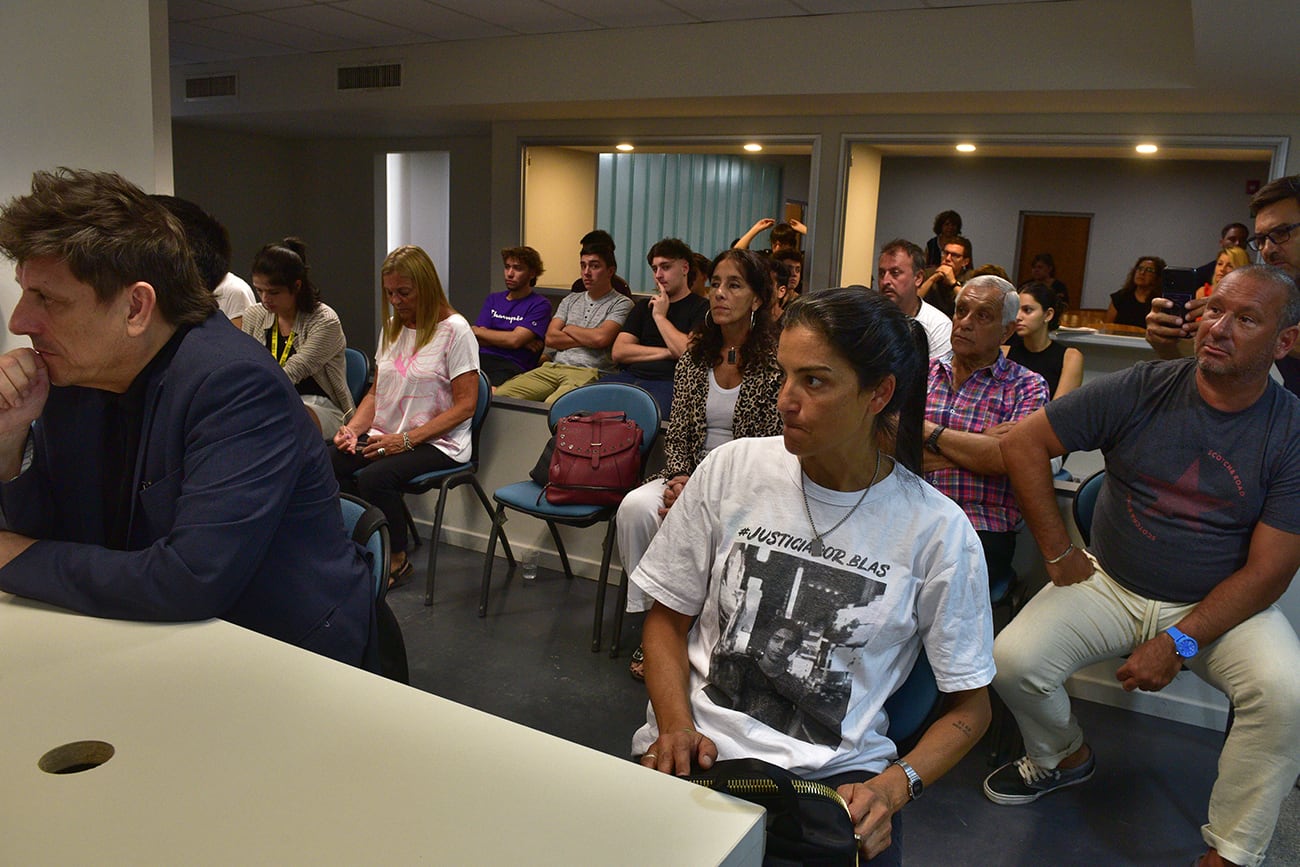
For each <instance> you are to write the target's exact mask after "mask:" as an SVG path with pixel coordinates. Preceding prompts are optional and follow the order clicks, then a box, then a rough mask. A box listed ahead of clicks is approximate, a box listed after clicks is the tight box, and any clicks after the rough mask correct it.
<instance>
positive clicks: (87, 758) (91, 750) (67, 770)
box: [36, 741, 115, 774]
mask: <svg viewBox="0 0 1300 867" xmlns="http://www.w3.org/2000/svg"><path fill="white" fill-rule="evenodd" d="M114 752H115V750H114V749H113V745H112V744H109V743H105V742H104V741H73V742H72V743H70V744H63V745H62V746H58V747H55V748H54V749H52V750H50V751H49V752H47V753H46V754H45V755H43V756H41V758H40V760H39V761H37V763H36V766H37V767H39V768H40V769H41V770H42V771H45V773H47V774H79V773H81V772H82V771H89V770H90V769H91V768H97V767H99V766H100V765H102V764H104V762H106V761H108V760H109V759H111V758H113V753H114Z"/></svg>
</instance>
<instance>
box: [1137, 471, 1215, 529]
mask: <svg viewBox="0 0 1300 867" xmlns="http://www.w3.org/2000/svg"><path fill="white" fill-rule="evenodd" d="M1138 478H1139V479H1141V480H1142V481H1143V482H1145V483H1146V484H1147V485H1148V486H1149V487H1150V488H1151V491H1152V493H1154V494H1155V495H1156V498H1155V501H1154V502H1152V503H1151V507H1150V508H1149V509H1148V512H1151V513H1159V514H1161V515H1165V516H1167V517H1170V518H1181V519H1183V520H1184V521H1185V522H1186V524H1187V527H1188V528H1189V529H1191V530H1193V531H1199V530H1200V529H1201V522H1200V520H1199V517H1200V516H1202V515H1205V514H1206V513H1208V512H1217V511H1220V510H1223V509H1226V508H1228V507H1229V506H1230V505H1231V501H1230V500H1225V499H1223V498H1222V497H1216V496H1214V495H1213V494H1206V493H1203V492H1202V491H1201V490H1200V481H1201V462H1200V459H1199V458H1197V459H1195V460H1193V461H1192V462H1191V464H1189V465H1188V467H1187V469H1186V470H1184V471H1183V474H1182V475H1181V476H1179V477H1178V478H1177V479H1175V480H1174V481H1172V482H1167V481H1165V480H1164V479H1158V478H1155V477H1154V476H1148V475H1145V474H1142V473H1139V474H1138Z"/></svg>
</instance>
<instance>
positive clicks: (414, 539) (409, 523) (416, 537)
mask: <svg viewBox="0 0 1300 867" xmlns="http://www.w3.org/2000/svg"><path fill="white" fill-rule="evenodd" d="M402 514H403V515H404V516H406V531H407V532H408V533H410V534H411V544H410V545H409V546H408V547H411V548H418V547H420V546H421V545H423V544H424V543H423V542H421V541H420V531H419V529H418V528H417V527H416V526H415V516H414V515H412V514H411V510H410V508H408V507H407V505H406V497H402ZM434 541H437V539H436V538H435V540H434Z"/></svg>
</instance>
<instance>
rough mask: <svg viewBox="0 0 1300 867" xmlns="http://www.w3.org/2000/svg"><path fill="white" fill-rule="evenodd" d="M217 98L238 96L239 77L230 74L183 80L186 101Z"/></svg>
mask: <svg viewBox="0 0 1300 867" xmlns="http://www.w3.org/2000/svg"><path fill="white" fill-rule="evenodd" d="M219 96H239V76H237V75H235V74H234V73H231V74H230V75H204V76H201V77H199V78H187V79H185V98H186V99H216V98H217V97H219Z"/></svg>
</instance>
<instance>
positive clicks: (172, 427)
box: [0, 314, 374, 664]
mask: <svg viewBox="0 0 1300 867" xmlns="http://www.w3.org/2000/svg"><path fill="white" fill-rule="evenodd" d="M109 400H111V396H110V395H108V393H107V392H103V391H99V390H96V389H88V388H80V387H66V388H51V389H50V396H49V399H48V400H47V401H46V404H45V409H44V411H43V413H42V415H41V417H40V418H39V419H38V420H37V422H36V424H35V425H34V426H33V429H32V437H31V443H32V445H33V446H34V455H33V461H32V465H31V466H30V467H29V468H28V469H27V470H26V471H25V472H23V473H22V474H20V475H19V476H18V477H17V478H16V479H14V480H13V481H11V482H8V483H5V484H3V485H0V507H3V510H4V522H5V526H6V527H7V528H8V529H10V530H13V531H15V532H17V533H21V534H23V535H25V536H29V537H32V538H35V539H38V540H40V541H38V542H36V543H35V544H34V545H32V546H31V547H30V548H28V549H27V550H26V551H24V552H23V553H22V554H20V555H19V556H18V557H16V558H14V560H13V561H11V562H10V563H9V564H8V565H7V566H5V567H4V568H3V569H0V589H4V590H7V591H9V592H11V593H16V594H18V595H21V596H28V597H31V598H34V599H40V600H43V601H45V602H50V603H53V604H55V605H60V606H63V607H64V608H70V609H72V610H74V611H80V612H83V613H85V614H91V615H95V616H99V617H114V618H122V619H128V620H155V621H185V620H202V619H206V618H209V617H220V618H223V619H225V620H228V621H230V622H232V623H236V624H238V625H240V626H245V627H247V628H249V629H253V630H256V631H257V632H261V633H264V634H266V635H269V636H271V637H273V638H278V639H280V640H282V641H287V642H289V643H292V644H297V645H300V646H302V647H305V648H307V649H309V650H313V651H316V652H318V653H322V654H324V655H326V656H330V657H333V658H335V659H339V660H341V661H344V662H348V663H352V664H359V663H360V662H361V660H362V653H363V650H364V648H365V646H366V644H367V642H368V640H369V637H370V630H371V624H372V623H373V621H374V583H373V580H372V578H371V577H370V575H369V571H368V569H367V566H366V563H365V561H364V560H363V559H362V558H361V555H360V554H359V551H358V548H357V546H356V545H355V544H354V543H353V542H352V541H351V540H350V539H349V538H348V536H347V535H346V534H345V532H344V529H343V520H342V516H341V513H340V510H339V505H338V485H337V483H336V482H335V481H334V474H333V472H332V471H331V469H330V463H329V460H328V459H327V456H326V452H325V445H324V442H323V441H322V439H321V436H320V433H319V432H317V431H316V429H315V427H314V426H313V425H312V424H311V422H310V421H309V420H308V418H307V413H306V412H305V411H304V410H303V407H302V401H301V400H300V399H299V397H298V395H297V394H296V393H295V392H294V389H293V386H292V385H291V384H290V382H289V380H288V378H287V377H286V376H285V375H284V372H283V371H281V370H280V369H279V368H278V367H277V366H276V364H275V361H274V360H273V359H272V358H271V356H270V355H269V354H268V353H267V352H266V350H265V349H264V348H263V347H261V346H259V345H258V344H257V342H256V341H255V340H252V339H250V338H249V337H248V336H247V335H245V334H242V333H240V332H239V331H238V330H237V329H236V328H235V327H234V326H233V325H231V323H230V321H229V320H228V319H227V318H226V317H225V316H222V315H220V314H213V315H212V316H210V317H209V318H208V319H207V320H206V321H204V322H203V323H201V324H199V325H197V326H195V327H193V328H191V329H190V330H189V331H188V332H187V333H186V334H185V335H184V336H183V337H182V339H181V341H180V344H179V346H178V347H177V348H176V353H175V355H174V356H173V357H172V359H171V361H170V363H168V364H166V365H165V366H162V367H159V368H158V369H156V370H154V371H152V372H151V373H150V374H149V381H148V383H147V385H146V391H145V402H144V417H143V425H142V427H141V434H140V446H139V450H138V452H137V455H136V463H135V474H134V480H133V484H132V490H133V491H134V495H133V496H132V498H131V504H130V515H129V519H128V529H127V534H128V542H127V546H126V547H127V550H124V551H119V550H110V549H109V548H106V547H104V540H105V538H106V536H105V530H104V503H103V499H104V498H103V495H102V493H101V491H102V489H103V485H104V476H105V468H104V455H103V452H102V451H101V448H100V444H101V443H102V442H103V440H104V435H103V427H104V412H105V407H106V406H107V404H108V401H109Z"/></svg>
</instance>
